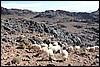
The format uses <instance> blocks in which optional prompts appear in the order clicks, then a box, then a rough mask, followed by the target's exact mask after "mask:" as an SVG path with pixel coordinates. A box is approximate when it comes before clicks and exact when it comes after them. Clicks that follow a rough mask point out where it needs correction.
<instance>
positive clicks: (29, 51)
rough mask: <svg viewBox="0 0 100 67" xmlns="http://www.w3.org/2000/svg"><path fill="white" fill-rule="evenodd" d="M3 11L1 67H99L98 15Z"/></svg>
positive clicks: (64, 12)
mask: <svg viewBox="0 0 100 67" xmlns="http://www.w3.org/2000/svg"><path fill="white" fill-rule="evenodd" d="M98 12H99V10H98V11H95V12H92V13H83V12H78V13H76V12H68V11H64V10H56V11H54V10H46V11H45V12H32V11H30V10H21V9H7V8H3V7H1V66H99V23H97V22H99V19H98V17H99V14H98Z"/></svg>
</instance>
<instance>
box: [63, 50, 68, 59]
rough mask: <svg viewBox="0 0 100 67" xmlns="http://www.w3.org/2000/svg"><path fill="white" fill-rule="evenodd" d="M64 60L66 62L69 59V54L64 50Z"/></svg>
mask: <svg viewBox="0 0 100 67" xmlns="http://www.w3.org/2000/svg"><path fill="white" fill-rule="evenodd" d="M62 56H63V59H64V60H66V59H67V58H68V52H67V51H66V50H62Z"/></svg>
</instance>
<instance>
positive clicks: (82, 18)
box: [1, 7, 99, 22]
mask: <svg viewBox="0 0 100 67" xmlns="http://www.w3.org/2000/svg"><path fill="white" fill-rule="evenodd" d="M1 14H17V15H24V14H36V16H34V17H32V18H51V19H52V18H53V19H56V20H57V19H59V20H60V21H70V22H72V21H77V22H93V21H96V22H98V21H99V9H98V10H97V11H94V12H92V13H86V12H69V11H64V10H56V11H54V10H46V11H45V12H32V11H30V10H21V9H7V8H3V7H1Z"/></svg>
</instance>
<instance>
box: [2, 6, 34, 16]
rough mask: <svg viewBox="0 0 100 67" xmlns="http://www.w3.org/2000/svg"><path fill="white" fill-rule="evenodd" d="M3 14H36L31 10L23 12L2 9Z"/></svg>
mask: <svg viewBox="0 0 100 67" xmlns="http://www.w3.org/2000/svg"><path fill="white" fill-rule="evenodd" d="M1 14H5V15H6V14H7V15H10V14H11V15H13V14H16V15H24V14H34V12H32V11H31V10H22V9H7V8H3V7H1Z"/></svg>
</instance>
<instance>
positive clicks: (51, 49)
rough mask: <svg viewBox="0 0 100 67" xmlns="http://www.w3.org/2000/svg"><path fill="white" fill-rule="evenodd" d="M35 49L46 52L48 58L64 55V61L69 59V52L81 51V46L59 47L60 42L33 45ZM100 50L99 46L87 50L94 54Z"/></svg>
mask: <svg viewBox="0 0 100 67" xmlns="http://www.w3.org/2000/svg"><path fill="white" fill-rule="evenodd" d="M33 47H34V49H39V50H42V51H44V52H46V54H47V55H48V56H54V54H56V53H59V54H61V55H62V59H64V60H66V59H68V55H69V52H72V51H75V50H80V48H81V47H80V46H74V47H73V46H68V45H66V46H65V45H64V44H63V45H62V46H61V45H59V44H58V42H56V41H54V42H53V44H51V43H50V44H49V45H47V44H44V43H42V44H40V45H38V44H33ZM98 49H99V46H93V47H86V48H85V50H87V51H90V52H94V51H96V50H98Z"/></svg>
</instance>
